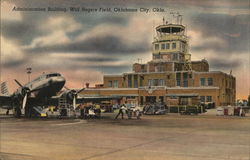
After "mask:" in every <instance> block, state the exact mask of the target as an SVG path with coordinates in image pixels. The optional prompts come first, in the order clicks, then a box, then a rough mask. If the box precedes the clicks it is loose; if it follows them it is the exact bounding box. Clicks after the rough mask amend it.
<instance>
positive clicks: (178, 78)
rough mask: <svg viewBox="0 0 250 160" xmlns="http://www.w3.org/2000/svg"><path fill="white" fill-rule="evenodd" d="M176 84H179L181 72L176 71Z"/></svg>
mask: <svg viewBox="0 0 250 160" xmlns="http://www.w3.org/2000/svg"><path fill="white" fill-rule="evenodd" d="M176 86H181V73H179V72H178V73H176Z"/></svg>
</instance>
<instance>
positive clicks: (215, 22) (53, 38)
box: [0, 0, 250, 99]
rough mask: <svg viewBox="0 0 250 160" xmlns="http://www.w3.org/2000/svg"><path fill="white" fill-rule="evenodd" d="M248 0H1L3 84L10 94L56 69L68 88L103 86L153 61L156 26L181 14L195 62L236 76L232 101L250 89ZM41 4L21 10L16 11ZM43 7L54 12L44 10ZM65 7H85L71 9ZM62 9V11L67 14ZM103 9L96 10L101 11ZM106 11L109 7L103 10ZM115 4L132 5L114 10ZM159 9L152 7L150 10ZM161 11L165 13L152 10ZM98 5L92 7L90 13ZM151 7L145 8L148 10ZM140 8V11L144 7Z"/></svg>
mask: <svg viewBox="0 0 250 160" xmlns="http://www.w3.org/2000/svg"><path fill="white" fill-rule="evenodd" d="M249 3H250V1H249V0H203V1H200V0H189V1H186V0H154V1H153V0H143V1H142V0H141V1H132V0H116V1H114V0H105V1H101V0H84V1H77V0H71V1H68V0H43V1H40V0H1V34H0V35H1V59H0V60H1V71H0V80H1V82H3V81H7V84H8V87H9V90H10V91H14V89H16V88H17V87H18V86H17V85H16V84H15V82H14V81H13V79H18V80H19V81H20V82H21V83H23V84H24V83H26V82H27V81H28V76H27V74H26V68H27V67H31V68H32V74H31V79H32V78H35V77H36V76H38V75H40V74H41V73H43V72H59V73H61V74H63V75H64V76H65V78H66V86H67V87H69V88H81V87H83V86H84V85H85V83H87V82H88V83H90V85H91V86H94V85H95V84H100V83H103V75H105V74H121V73H123V72H131V71H132V64H133V63H135V62H138V58H140V59H142V62H143V63H146V62H147V61H149V60H151V57H152V55H151V44H152V41H153V37H154V36H155V30H154V28H155V27H156V26H157V25H159V24H162V18H163V17H164V18H165V19H166V20H167V21H168V22H170V23H171V22H172V23H173V22H175V19H174V18H173V16H172V15H171V14H170V13H171V12H172V13H177V12H178V13H179V14H181V15H183V25H185V26H186V28H187V36H188V37H189V44H190V49H189V52H190V53H191V55H192V60H200V59H204V58H205V59H206V60H208V62H209V64H210V71H223V72H225V73H228V74H229V73H230V71H231V70H232V74H233V75H234V76H235V77H236V87H237V92H236V94H237V98H241V99H242V98H247V96H248V95H249V91H250V89H249V88H250V80H249V79H250V78H249V77H250V54H249V37H250V35H249V28H250V26H249V24H250V4H249ZM14 7H16V8H18V7H19V8H26V9H27V8H28V9H31V8H46V11H20V10H19V11H18V10H14V9H13V8H14ZM48 7H50V8H52V9H56V10H57V11H48ZM70 7H76V8H77V7H80V9H81V8H85V11H84V12H83V11H80V12H72V11H70V10H69V9H70ZM65 8H66V9H67V11H65ZM100 8H101V9H100ZM106 8H110V9H111V10H112V12H103V9H106ZM114 8H128V9H137V12H115V11H114ZM142 8H143V9H142ZM154 8H156V9H154ZM160 8H161V9H163V10H164V12H153V10H157V9H158V11H159V10H160ZM87 9H97V10H98V11H97V12H87ZM146 9H149V12H147V13H146V12H145V10H146ZM141 11H142V12H141Z"/></svg>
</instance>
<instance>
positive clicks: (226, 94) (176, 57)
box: [82, 22, 236, 106]
mask: <svg viewBox="0 0 250 160" xmlns="http://www.w3.org/2000/svg"><path fill="white" fill-rule="evenodd" d="M156 32H157V36H156V37H155V38H154V41H153V43H152V60H151V61H149V62H147V63H145V64H141V63H135V64H133V72H131V73H123V74H120V75H104V78H103V79H104V84H103V85H98V86H97V87H96V88H88V89H86V90H84V91H83V92H82V94H83V95H88V96H109V95H112V96H120V97H122V101H131V102H134V103H139V104H145V103H148V102H149V103H155V102H161V103H165V104H167V105H176V104H180V103H181V104H188V105H192V104H193V103H196V102H197V101H199V102H204V103H208V102H214V103H215V105H216V106H221V105H229V104H231V105H232V104H234V103H235V96H236V89H235V88H236V79H235V77H234V76H233V75H231V74H226V73H223V72H221V71H209V64H208V62H207V61H206V60H205V59H203V60H200V61H191V54H190V53H189V45H188V38H187V36H186V35H185V27H184V26H183V25H182V24H180V23H178V24H167V23H166V24H165V22H163V24H162V25H159V26H158V27H156Z"/></svg>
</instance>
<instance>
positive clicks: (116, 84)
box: [114, 80, 118, 88]
mask: <svg viewBox="0 0 250 160" xmlns="http://www.w3.org/2000/svg"><path fill="white" fill-rule="evenodd" d="M114 88H118V81H117V80H114Z"/></svg>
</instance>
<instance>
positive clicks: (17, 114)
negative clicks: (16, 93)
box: [13, 106, 22, 118]
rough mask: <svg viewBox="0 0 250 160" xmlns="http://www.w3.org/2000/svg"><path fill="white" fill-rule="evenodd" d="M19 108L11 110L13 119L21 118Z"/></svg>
mask: <svg viewBox="0 0 250 160" xmlns="http://www.w3.org/2000/svg"><path fill="white" fill-rule="evenodd" d="M21 114H22V113H21V108H20V107H18V106H17V107H14V109H13V115H14V117H16V118H20V117H21Z"/></svg>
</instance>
